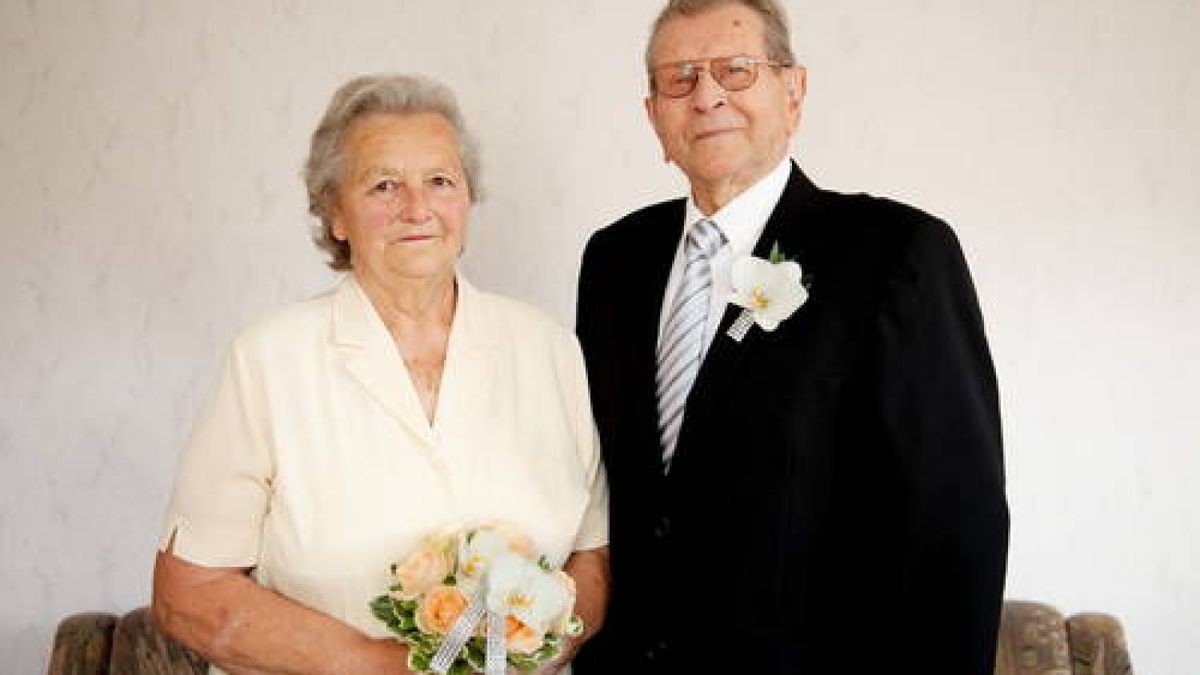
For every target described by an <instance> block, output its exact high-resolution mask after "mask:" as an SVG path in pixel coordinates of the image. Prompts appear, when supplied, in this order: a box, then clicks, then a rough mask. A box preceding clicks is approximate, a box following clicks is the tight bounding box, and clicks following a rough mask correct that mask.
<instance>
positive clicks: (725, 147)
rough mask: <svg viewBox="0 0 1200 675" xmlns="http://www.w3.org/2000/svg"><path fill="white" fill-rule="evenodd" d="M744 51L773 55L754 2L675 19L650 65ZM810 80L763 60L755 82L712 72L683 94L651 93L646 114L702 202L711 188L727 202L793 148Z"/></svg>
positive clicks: (763, 56)
mask: <svg viewBox="0 0 1200 675" xmlns="http://www.w3.org/2000/svg"><path fill="white" fill-rule="evenodd" d="M736 55H742V56H751V57H755V58H759V59H764V60H765V59H766V57H767V54H766V43H765V40H764V39H763V25H762V19H760V18H759V16H758V15H757V14H755V13H754V11H753V10H751V9H749V8H747V7H744V6H742V5H736V4H731V5H726V6H723V7H718V8H717V9H714V10H712V11H709V12H705V13H703V14H700V15H697V16H690V17H676V18H674V19H671V20H670V21H668V22H667V23H666V24H665V25H664V26H663V28H662V30H661V31H659V33H658V36H657V37H656V38H655V40H654V43H653V47H652V51H651V62H650V65H651V68H654V67H656V66H661V65H663V64H668V63H675V62H679V61H701V62H704V61H705V60H706V59H711V58H715V57H722V56H736ZM702 65H704V66H707V65H708V64H707V63H704V64H702ZM804 80H805V74H804V69H803V68H802V67H799V66H797V67H794V68H772V67H769V66H767V65H765V64H763V65H760V66H758V77H757V79H756V80H755V82H754V84H753V85H751V86H750V87H749V88H747V89H743V90H741V91H733V92H729V91H725V89H724V88H722V87H721V85H720V84H718V83H717V82H716V81H715V80H714V79H713V78H712V75H711V74H710V73H709V72H707V71H705V72H702V73H700V79H699V81H698V82H697V83H696V88H695V89H694V90H693V91H692V92H691V93H690V94H688V95H687V96H684V97H682V98H668V97H666V96H664V95H663V94H661V93H656V92H651V94H650V96H648V97H647V98H646V112H647V113H648V114H649V116H650V123H651V124H653V125H654V131H655V133H657V134H658V139H659V141H660V142H661V143H662V147H663V152H664V153H665V154H666V158H667V159H668V160H670V161H673V162H675V164H676V165H678V166H679V168H680V169H682V170H683V172H684V173H685V174H687V176H688V179H689V180H690V181H691V183H692V189H693V191H694V192H696V193H698V194H697V195H696V196H697V198H698V199H699V200H700V201H705V200H704V195H705V194H706V193H707V194H709V195H712V196H713V197H714V198H715V201H716V203H715V204H713V205H712V206H714V207H715V208H719V207H720V206H723V205H724V203H726V202H727V201H728V200H729V199H731V198H732V197H734V196H736V195H738V194H740V193H741V192H742V191H744V190H745V189H746V188H748V187H750V186H751V185H753V184H754V183H756V182H757V181H758V180H759V179H760V178H762V177H763V176H765V175H766V174H767V173H768V172H770V171H771V169H773V168H775V166H777V165H778V164H779V162H780V161H781V160H782V159H783V157H784V156H785V155H786V154H787V151H788V142H789V140H790V138H791V135H792V133H793V132H794V131H795V130H796V126H797V125H798V124H799V121H800V104H801V102H802V101H803V98H804V86H805V81H804ZM701 207H702V208H703V207H704V204H701Z"/></svg>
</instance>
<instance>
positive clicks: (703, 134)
mask: <svg viewBox="0 0 1200 675" xmlns="http://www.w3.org/2000/svg"><path fill="white" fill-rule="evenodd" d="M734 131H735V129H733V128H732V127H724V128H721V129H705V130H704V131H697V132H696V133H695V134H693V135H692V140H694V141H704V140H708V139H710V138H716V137H718V136H724V135H725V134H729V133H733V132H734Z"/></svg>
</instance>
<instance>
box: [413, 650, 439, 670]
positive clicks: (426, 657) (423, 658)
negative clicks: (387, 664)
mask: <svg viewBox="0 0 1200 675" xmlns="http://www.w3.org/2000/svg"><path fill="white" fill-rule="evenodd" d="M432 666H433V652H432V651H430V650H427V649H425V648H424V647H416V646H414V647H413V648H412V649H409V650H408V669H409V670H415V671H417V672H419V673H426V672H429V671H430V670H432Z"/></svg>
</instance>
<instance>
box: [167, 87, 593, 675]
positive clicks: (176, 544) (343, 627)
mask: <svg viewBox="0 0 1200 675" xmlns="http://www.w3.org/2000/svg"><path fill="white" fill-rule="evenodd" d="M477 177H478V168H477V160H476V155H475V152H474V149H473V146H472V143H471V141H470V138H469V136H468V134H467V132H466V130H465V129H464V128H463V124H462V121H461V119H460V115H459V112H458V109H457V106H456V104H455V102H454V99H453V97H452V96H451V94H450V93H449V92H448V91H447V90H446V89H445V88H443V87H442V86H440V85H438V84H436V83H434V82H431V81H429V80H426V79H422V78H417V77H407V76H372V77H361V78H358V79H355V80H353V81H351V82H349V83H348V84H346V85H345V86H343V87H342V88H341V89H340V90H339V91H338V92H337V94H336V95H335V96H334V98H333V101H332V102H331V103H330V105H329V109H328V110H327V111H326V113H325V117H324V119H322V121H321V124H320V126H319V127H318V128H317V130H316V131H315V132H314V133H313V137H312V148H311V153H310V155H309V158H308V162H307V165H306V168H305V181H306V183H307V187H308V194H309V202H310V209H311V211H312V212H313V214H314V215H316V216H318V217H319V218H320V221H321V224H322V227H321V230H320V232H319V233H318V235H317V236H316V239H317V243H318V244H319V245H320V246H321V247H322V248H323V249H325V250H326V251H328V252H329V254H330V255H331V257H332V260H331V263H330V264H331V266H332V267H334V268H335V269H340V270H348V271H349V273H348V274H346V275H345V277H344V278H343V279H342V280H341V281H340V282H339V283H338V284H337V285H336V286H334V288H332V289H331V290H329V291H328V292H326V293H324V294H322V295H318V296H316V297H314V298H312V299H310V300H307V301H305V302H300V303H297V304H294V305H291V306H289V307H286V308H284V309H282V310H280V311H278V312H276V313H274V314H271V315H270V316H268V317H266V318H265V319H262V320H260V321H258V322H256V323H254V324H253V325H251V326H250V327H248V328H247V329H245V330H244V331H243V332H242V333H241V334H240V335H239V336H238V337H237V338H236V339H235V340H234V342H233V344H232V346H231V348H230V350H229V353H228V357H227V360H226V362H225V365H224V370H223V372H222V374H221V377H220V383H219V385H218V387H217V390H216V393H215V395H214V397H213V400H212V401H211V403H210V404H209V406H208V408H207V409H206V410H205V411H204V413H203V414H202V415H201V416H200V417H199V418H198V420H197V421H196V424H195V427H194V429H193V432H192V436H191V439H190V441H189V443H188V446H187V448H186V450H185V451H184V453H183V455H182V457H181V460H180V465H179V469H178V474H177V476H176V480H175V487H174V491H173V494H172V497H171V501H170V506H169V509H168V513H167V521H166V525H165V528H164V532H163V535H162V540H161V545H160V551H159V553H158V556H157V560H156V565H155V571H154V602H153V609H154V616H155V618H156V619H157V620H158V622H159V624H160V626H162V627H163V629H165V630H166V632H167V633H168V634H170V635H172V636H173V637H175V638H176V639H178V640H179V641H180V642H182V643H184V644H186V645H188V646H190V647H192V648H193V649H195V650H196V651H198V652H200V653H201V654H202V655H204V656H205V657H206V658H207V659H208V660H209V661H210V662H212V663H213V664H214V665H215V666H216V667H219V668H221V669H224V670H225V671H227V672H229V673H354V674H356V675H364V674H370V673H388V674H395V673H405V672H409V671H408V670H407V669H406V660H407V650H406V648H405V647H404V646H402V645H401V644H400V643H398V642H397V641H395V640H392V639H390V638H388V637H387V636H388V633H387V631H386V629H385V626H384V625H383V624H382V623H381V622H380V621H378V620H377V619H375V618H374V617H373V616H372V615H371V612H370V609H369V603H370V601H371V599H372V598H373V597H374V596H376V595H378V594H380V593H381V592H385V591H386V589H387V588H388V584H389V581H390V579H389V572H388V567H389V563H391V562H393V561H396V560H398V559H400V558H402V557H403V556H404V555H406V554H407V553H408V552H410V551H411V550H413V549H415V548H417V547H418V546H419V544H420V542H421V540H422V538H423V537H424V536H426V535H428V534H430V533H432V532H434V531H436V530H438V529H440V528H443V527H446V526H465V525H470V524H474V523H479V522H485V521H507V522H510V523H513V524H515V525H516V526H518V527H520V528H521V529H522V530H523V531H524V533H525V534H526V535H528V536H529V537H530V538H531V539H532V541H533V543H534V544H535V546H536V547H537V548H538V550H539V551H541V552H542V553H544V554H546V556H547V558H548V559H549V560H550V561H551V562H557V563H564V562H565V569H566V571H567V572H568V573H569V574H570V575H571V576H572V577H573V578H574V579H575V582H576V586H577V600H576V613H578V614H579V615H580V616H581V617H582V618H583V619H584V623H585V626H586V632H585V634H584V635H583V636H582V637H581V638H579V639H577V640H576V644H575V645H573V646H577V643H578V642H579V641H581V640H582V639H584V638H586V637H587V636H588V635H590V634H591V633H593V632H594V631H595V630H596V629H597V628H598V627H599V625H600V623H601V621H602V618H603V608H604V601H605V597H606V592H607V559H606V555H607V553H606V544H607V537H608V531H607V488H606V483H605V478H604V474H603V470H602V468H601V466H600V464H599V453H598V448H597V446H596V440H595V438H596V436H595V432H594V428H593V421H592V418H591V411H590V406H589V401H588V397H587V384H586V381H585V375H584V366H583V361H582V359H581V356H580V352H579V349H578V346H577V344H576V342H575V339H574V336H573V335H572V334H571V333H570V332H568V331H566V330H564V329H563V328H561V327H559V326H558V325H556V324H555V323H554V322H553V321H551V320H550V319H548V318H547V317H546V316H545V315H543V314H542V313H541V312H539V311H537V310H535V309H533V308H531V307H529V306H526V305H524V304H521V303H518V302H516V301H514V300H510V299H506V298H503V297H500V296H497V295H492V294H490V293H486V292H484V291H481V290H478V289H476V288H475V287H473V286H472V285H471V284H470V283H468V282H467V280H466V279H464V278H463V275H462V273H461V272H459V271H458V270H457V268H456V263H457V261H458V257H459V254H460V253H461V252H462V250H463V242H464V239H465V236H466V226H467V217H468V215H469V213H470V207H471V204H472V202H474V201H475V199H476V198H477V196H478V195H479V187H478V183H477V182H476V181H477ZM567 651H568V652H569V651H570V650H567ZM563 660H565V659H563ZM554 668H555V666H553V665H552V666H551V667H550V669H551V670H553V669H554ZM218 672H219V671H218Z"/></svg>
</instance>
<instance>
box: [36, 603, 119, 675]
mask: <svg viewBox="0 0 1200 675" xmlns="http://www.w3.org/2000/svg"><path fill="white" fill-rule="evenodd" d="M116 625H117V617H115V616H113V615H112V614H106V613H103V612H83V613H80V614H73V615H71V616H68V617H67V618H65V619H63V620H62V621H60V622H59V624H58V629H57V630H56V631H55V632H54V647H53V651H52V652H51V654H50V668H49V669H48V670H47V671H46V672H47V675H108V672H109V669H108V663H109V659H110V658H111V656H112V642H113V629H114V628H115V627H116Z"/></svg>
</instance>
